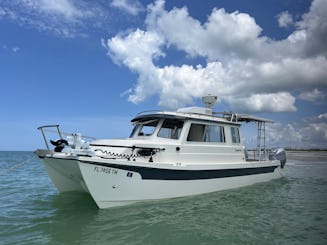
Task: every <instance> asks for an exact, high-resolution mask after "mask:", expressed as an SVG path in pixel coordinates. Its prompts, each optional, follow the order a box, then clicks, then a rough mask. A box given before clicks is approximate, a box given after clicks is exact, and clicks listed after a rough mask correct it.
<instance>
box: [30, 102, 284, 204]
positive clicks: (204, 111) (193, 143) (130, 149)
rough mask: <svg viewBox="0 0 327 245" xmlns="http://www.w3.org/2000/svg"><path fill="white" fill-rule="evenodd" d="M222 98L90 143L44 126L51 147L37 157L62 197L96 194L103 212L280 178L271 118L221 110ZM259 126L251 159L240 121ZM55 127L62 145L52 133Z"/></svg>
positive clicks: (155, 114)
mask: <svg viewBox="0 0 327 245" xmlns="http://www.w3.org/2000/svg"><path fill="white" fill-rule="evenodd" d="M215 100H216V97H215V96H207V97H204V102H205V103H206V104H207V107H206V108H201V107H189V108H182V109H179V110H177V111H175V112H168V111H148V112H144V113H141V114H138V115H137V116H136V117H135V118H134V119H132V123H133V124H134V125H135V126H134V129H133V131H132V133H131V135H130V137H129V138H126V139H111V140H110V139H103V140H92V141H90V142H87V141H86V140H84V139H82V137H81V135H80V134H70V135H68V136H67V138H66V139H64V138H63V135H64V134H63V133H62V132H61V131H60V130H59V125H47V126H42V127H39V128H38V129H40V130H41V132H42V135H43V137H44V140H45V143H46V146H47V149H38V150H36V151H35V153H36V154H37V155H38V156H39V157H40V158H41V159H42V161H43V163H44V166H45V168H46V170H47V172H48V174H49V176H50V178H51V179H52V181H53V183H54V185H55V186H56V187H57V189H58V190H59V192H68V191H84V192H88V193H90V195H91V196H92V198H93V199H94V201H95V202H96V204H97V205H98V207H99V208H109V207H114V206H122V205H127V204H131V203H135V202H139V201H146V200H158V199H166V198H176V197H183V196H191V195H198V194H203V193H209V192H216V191H220V190H226V189H231V188H237V187H242V186H247V185H251V184H254V183H258V182H264V181H269V180H272V179H276V178H279V177H281V169H282V168H283V167H284V164H285V162H286V155H285V151H284V150H283V149H275V150H268V149H266V146H265V141H266V138H265V124H266V123H271V122H272V121H270V120H267V119H263V118H259V117H255V116H250V115H245V114H236V113H214V112H213V111H212V108H211V106H212V104H213V103H214V102H215ZM243 122H255V123H257V125H258V137H257V139H258V142H257V149H256V151H255V152H254V153H253V154H252V153H251V156H252V159H251V158H249V154H247V151H246V150H245V147H244V145H243V144H242V136H241V130H240V129H241V128H240V127H241V124H242V123H243ZM50 127H55V128H56V131H57V132H58V135H59V140H57V141H51V143H52V144H53V145H54V146H55V148H54V149H53V150H51V149H50V147H49V144H48V142H47V138H46V136H45V132H46V131H47V129H48V128H50Z"/></svg>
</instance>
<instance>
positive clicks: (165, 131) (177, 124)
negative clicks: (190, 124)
mask: <svg viewBox="0 0 327 245" xmlns="http://www.w3.org/2000/svg"><path fill="white" fill-rule="evenodd" d="M183 125H184V122H183V121H181V120H176V119H165V121H164V122H163V124H162V126H161V128H160V130H159V133H158V137H161V138H168V139H178V138H179V136H180V134H181V131H182V128H183Z"/></svg>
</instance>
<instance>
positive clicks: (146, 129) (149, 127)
mask: <svg viewBox="0 0 327 245" xmlns="http://www.w3.org/2000/svg"><path fill="white" fill-rule="evenodd" d="M157 125H158V120H157V119H156V120H150V121H147V122H143V123H142V124H141V125H140V127H141V128H140V131H139V133H138V136H150V135H152V134H153V132H154V130H155V129H156V127H157Z"/></svg>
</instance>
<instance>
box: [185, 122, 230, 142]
mask: <svg viewBox="0 0 327 245" xmlns="http://www.w3.org/2000/svg"><path fill="white" fill-rule="evenodd" d="M187 141H199V142H225V131H224V127H223V126H219V125H203V124H196V123H192V124H191V128H190V131H189V134H188V136H187Z"/></svg>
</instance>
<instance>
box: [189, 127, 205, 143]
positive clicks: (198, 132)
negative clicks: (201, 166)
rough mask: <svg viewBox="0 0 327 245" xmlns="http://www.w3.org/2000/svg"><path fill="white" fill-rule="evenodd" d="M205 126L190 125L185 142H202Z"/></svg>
mask: <svg viewBox="0 0 327 245" xmlns="http://www.w3.org/2000/svg"><path fill="white" fill-rule="evenodd" d="M204 129H205V125H202V124H196V123H192V124H191V127H190V131H189V133H188V136H187V141H203V134H204Z"/></svg>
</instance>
